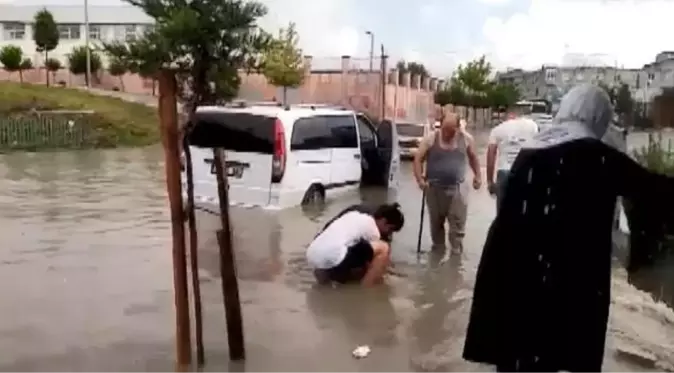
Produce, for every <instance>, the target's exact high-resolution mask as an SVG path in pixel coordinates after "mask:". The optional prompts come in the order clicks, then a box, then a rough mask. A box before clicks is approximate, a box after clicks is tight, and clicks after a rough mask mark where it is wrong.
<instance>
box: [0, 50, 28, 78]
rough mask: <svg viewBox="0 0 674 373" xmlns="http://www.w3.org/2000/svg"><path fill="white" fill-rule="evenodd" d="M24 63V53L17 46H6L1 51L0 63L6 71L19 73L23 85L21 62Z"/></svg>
mask: <svg viewBox="0 0 674 373" xmlns="http://www.w3.org/2000/svg"><path fill="white" fill-rule="evenodd" d="M22 61H23V51H22V50H21V48H19V47H17V46H16V45H5V46H4V47H2V49H0V63H2V66H3V67H4V69H5V70H6V71H7V72H9V73H13V72H15V71H18V72H19V81H20V82H22V83H23V74H22V73H21V62H22Z"/></svg>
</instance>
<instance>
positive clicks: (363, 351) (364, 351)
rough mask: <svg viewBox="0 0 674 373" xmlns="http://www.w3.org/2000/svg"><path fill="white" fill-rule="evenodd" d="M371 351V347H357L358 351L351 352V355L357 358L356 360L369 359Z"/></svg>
mask: <svg viewBox="0 0 674 373" xmlns="http://www.w3.org/2000/svg"><path fill="white" fill-rule="evenodd" d="M370 351H371V350H370V346H367V345H363V346H358V347H356V349H355V350H353V352H351V354H352V355H353V357H355V358H356V359H362V358H364V357H367V355H369V354H370Z"/></svg>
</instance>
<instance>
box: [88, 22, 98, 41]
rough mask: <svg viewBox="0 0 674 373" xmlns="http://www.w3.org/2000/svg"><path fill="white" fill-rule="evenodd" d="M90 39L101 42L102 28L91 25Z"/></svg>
mask: <svg viewBox="0 0 674 373" xmlns="http://www.w3.org/2000/svg"><path fill="white" fill-rule="evenodd" d="M89 39H92V40H101V26H99V25H89Z"/></svg>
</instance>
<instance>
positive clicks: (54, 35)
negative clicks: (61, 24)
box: [33, 8, 59, 86]
mask: <svg viewBox="0 0 674 373" xmlns="http://www.w3.org/2000/svg"><path fill="white" fill-rule="evenodd" d="M33 40H34V41H35V46H36V48H35V49H36V50H37V51H38V52H41V53H44V60H45V67H47V65H46V62H47V61H49V52H51V51H53V50H54V49H56V47H57V46H58V45H59V30H58V27H57V26H56V21H54V16H53V15H52V14H51V12H50V11H48V10H47V9H46V8H42V10H40V11H38V12H37V13H35V17H34V19H33ZM49 71H53V70H50V69H49V67H47V71H45V76H46V78H47V86H49Z"/></svg>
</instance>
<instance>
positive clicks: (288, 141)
mask: <svg viewBox="0 0 674 373" xmlns="http://www.w3.org/2000/svg"><path fill="white" fill-rule="evenodd" d="M242 106H243V105H242ZM195 118H196V123H194V125H193V126H192V130H191V132H190V134H189V135H188V141H189V143H190V152H191V155H192V163H193V173H194V194H195V199H196V200H197V201H204V200H205V201H210V202H214V201H215V202H216V201H217V195H218V194H217V184H216V180H215V174H214V173H215V169H214V165H213V150H212V148H214V147H222V148H224V149H225V150H226V151H225V158H226V167H227V170H226V172H227V175H228V183H229V199H230V204H233V205H244V206H256V207H257V206H259V207H266V208H286V207H291V206H296V205H300V204H308V203H314V202H321V201H324V200H325V199H326V198H332V197H334V196H336V195H339V194H340V193H343V192H345V191H349V190H353V189H356V188H358V186H359V185H360V184H368V185H382V186H387V187H389V188H397V186H398V174H399V172H400V157H399V150H398V141H397V133H396V131H395V127H394V126H392V125H391V122H390V121H383V122H381V123H380V124H379V125H378V126H375V125H374V124H373V123H372V121H370V120H369V119H368V118H367V117H366V116H365V115H362V114H358V113H354V112H353V111H350V110H344V109H339V108H327V107H320V106H318V107H314V106H310V107H292V106H291V107H281V106H271V105H262V106H247V107H223V106H204V107H199V108H198V109H197V112H196V116H195ZM183 180H184V174H183Z"/></svg>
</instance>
